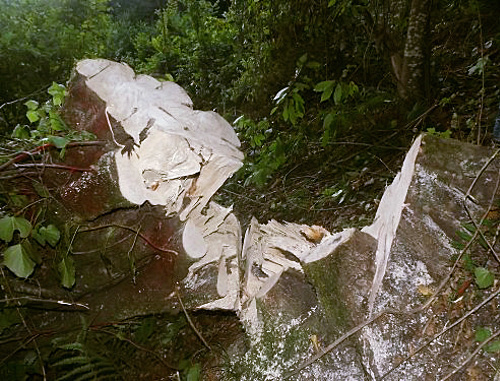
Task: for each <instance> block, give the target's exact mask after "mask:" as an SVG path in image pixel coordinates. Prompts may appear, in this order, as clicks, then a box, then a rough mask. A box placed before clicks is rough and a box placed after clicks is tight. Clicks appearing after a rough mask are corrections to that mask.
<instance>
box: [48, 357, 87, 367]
mask: <svg viewBox="0 0 500 381" xmlns="http://www.w3.org/2000/svg"><path fill="white" fill-rule="evenodd" d="M89 361H90V360H89V358H88V357H87V356H73V357H67V358H64V359H62V360H59V361H57V362H55V363H54V364H52V365H53V366H62V365H75V364H88V362H89Z"/></svg>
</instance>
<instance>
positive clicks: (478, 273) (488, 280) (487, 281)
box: [474, 267, 495, 288]
mask: <svg viewBox="0 0 500 381" xmlns="http://www.w3.org/2000/svg"><path fill="white" fill-rule="evenodd" d="M474 275H475V277H476V284H477V286H478V287H479V288H488V287H490V286H492V285H493V282H494V280H495V276H494V275H493V274H492V273H491V272H490V271H489V270H488V269H485V268H484V267H476V269H475V270H474Z"/></svg>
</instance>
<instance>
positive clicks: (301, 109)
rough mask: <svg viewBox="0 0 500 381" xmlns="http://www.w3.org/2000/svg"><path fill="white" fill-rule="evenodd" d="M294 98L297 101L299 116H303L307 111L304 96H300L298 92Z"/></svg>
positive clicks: (293, 95)
mask: <svg viewBox="0 0 500 381" xmlns="http://www.w3.org/2000/svg"><path fill="white" fill-rule="evenodd" d="M292 98H293V100H294V101H295V111H296V114H297V116H299V117H303V116H304V113H305V112H306V110H305V107H304V103H305V102H304V98H302V97H301V96H300V94H298V93H293V94H292Z"/></svg>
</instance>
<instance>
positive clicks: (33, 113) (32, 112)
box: [26, 110, 40, 123]
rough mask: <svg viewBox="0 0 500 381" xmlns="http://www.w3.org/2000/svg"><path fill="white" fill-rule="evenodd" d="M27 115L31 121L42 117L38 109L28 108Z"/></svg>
mask: <svg viewBox="0 0 500 381" xmlns="http://www.w3.org/2000/svg"><path fill="white" fill-rule="evenodd" d="M26 117H27V118H28V120H29V121H30V123H34V122H36V121H38V120H39V119H40V115H39V114H38V111H37V110H28V112H26Z"/></svg>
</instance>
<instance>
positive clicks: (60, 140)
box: [47, 136, 69, 149]
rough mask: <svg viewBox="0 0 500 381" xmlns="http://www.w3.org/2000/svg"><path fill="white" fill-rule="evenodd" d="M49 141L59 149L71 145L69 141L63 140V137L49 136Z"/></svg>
mask: <svg viewBox="0 0 500 381" xmlns="http://www.w3.org/2000/svg"><path fill="white" fill-rule="evenodd" d="M47 140H48V141H49V142H50V143H52V144H53V145H55V146H56V148H59V149H60V148H64V147H66V145H67V144H68V143H69V140H68V139H66V138H63V137H62V136H49V137H48V139H47Z"/></svg>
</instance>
